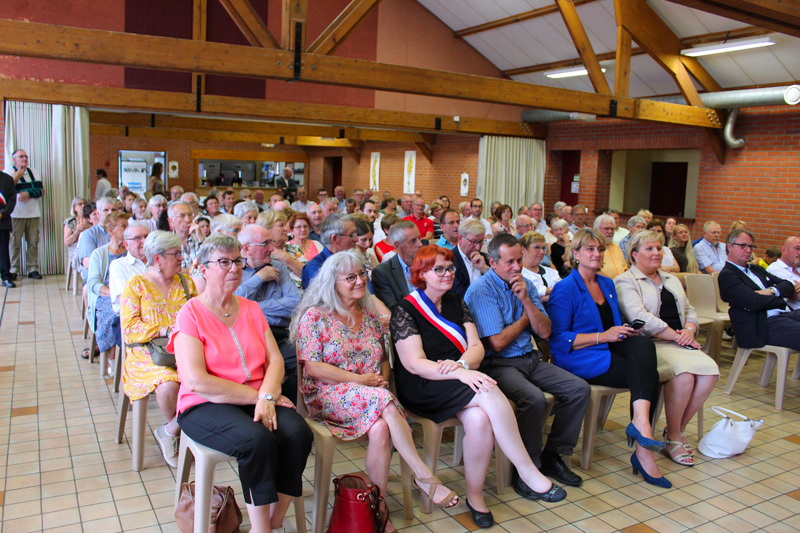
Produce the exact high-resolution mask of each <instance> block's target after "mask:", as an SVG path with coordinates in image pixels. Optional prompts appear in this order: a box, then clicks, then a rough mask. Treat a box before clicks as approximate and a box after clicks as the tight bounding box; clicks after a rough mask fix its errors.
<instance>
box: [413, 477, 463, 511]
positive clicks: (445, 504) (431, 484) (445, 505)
mask: <svg viewBox="0 0 800 533" xmlns="http://www.w3.org/2000/svg"><path fill="white" fill-rule="evenodd" d="M414 483H415V484H416V485H417V487H418V488H419V490H422V492H425V491H424V490H423V489H422V487H420V486H419V484H420V483H425V484H426V485H428V491H427V492H425V494H427V495H428V497H429V498H430V499H431V502H432V503H433V504H434V505H435V506H436V507H438V508H440V509H450V508H451V507H455V506H456V505H458V494H456V493H455V492H453V491H452V490H451V491H450V493H449V494H448V495H447V496H445V497H444V498H442V501H440V502H439V503H436V502H434V501H433V495H434V494H436V489H437V488H439V485H444V483H442V480H441V479H439V478H438V477H436V476H434V477H429V478H426V479H417V478H414ZM453 500H455V503H452V502H453Z"/></svg>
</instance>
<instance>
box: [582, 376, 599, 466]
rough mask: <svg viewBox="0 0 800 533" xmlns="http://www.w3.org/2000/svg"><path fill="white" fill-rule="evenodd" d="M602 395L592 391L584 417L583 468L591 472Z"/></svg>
mask: <svg viewBox="0 0 800 533" xmlns="http://www.w3.org/2000/svg"><path fill="white" fill-rule="evenodd" d="M599 396H600V394H599V393H596V392H595V391H594V390H593V391H592V394H591V396H590V397H589V405H587V406H586V413H585V414H584V415H583V443H582V445H581V468H583V469H584V470H589V467H590V466H591V465H592V453H593V452H594V435H595V433H596V432H597V418H598V416H599V414H600V398H599Z"/></svg>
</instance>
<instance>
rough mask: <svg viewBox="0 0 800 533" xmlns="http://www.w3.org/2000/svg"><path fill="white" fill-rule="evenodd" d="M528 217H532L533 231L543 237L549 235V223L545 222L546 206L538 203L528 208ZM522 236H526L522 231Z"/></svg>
mask: <svg viewBox="0 0 800 533" xmlns="http://www.w3.org/2000/svg"><path fill="white" fill-rule="evenodd" d="M528 216H529V217H531V220H532V223H531V229H532V230H533V231H535V232H536V233H540V234H541V235H547V230H549V229H550V228H548V227H547V222H545V221H544V206H543V205H542V204H540V203H538V202H536V203H533V204H531V206H530V207H529V208H528ZM519 233H520V234H522V235H524V233H522V232H521V231H520V232H519Z"/></svg>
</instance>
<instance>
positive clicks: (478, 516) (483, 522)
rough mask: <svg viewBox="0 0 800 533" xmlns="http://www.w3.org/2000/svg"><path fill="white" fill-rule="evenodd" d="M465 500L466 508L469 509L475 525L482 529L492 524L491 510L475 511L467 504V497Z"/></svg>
mask: <svg viewBox="0 0 800 533" xmlns="http://www.w3.org/2000/svg"><path fill="white" fill-rule="evenodd" d="M466 502H467V509H469V512H471V513H472V521H473V522H475V525H476V526H478V527H479V528H482V529H487V528H490V527H492V526H493V525H494V515H492V512H491V511H488V512H486V513H484V512H482V511H476V510H475V509H473V508H472V506H471V505H470V504H469V499H467V500H466Z"/></svg>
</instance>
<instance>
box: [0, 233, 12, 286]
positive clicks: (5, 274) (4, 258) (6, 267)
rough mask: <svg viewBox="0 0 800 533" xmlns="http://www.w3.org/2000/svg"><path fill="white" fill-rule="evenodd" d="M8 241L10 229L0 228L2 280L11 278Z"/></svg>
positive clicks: (0, 273)
mask: <svg viewBox="0 0 800 533" xmlns="http://www.w3.org/2000/svg"><path fill="white" fill-rule="evenodd" d="M10 242H11V230H10V229H0V275H2V278H3V279H4V280H5V279H10V278H11V276H10V274H11V272H10V271H11V254H10V253H9V251H8V245H9V243H10Z"/></svg>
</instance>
